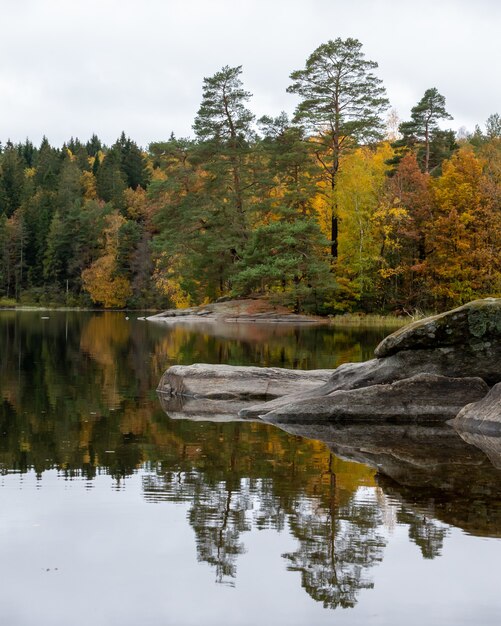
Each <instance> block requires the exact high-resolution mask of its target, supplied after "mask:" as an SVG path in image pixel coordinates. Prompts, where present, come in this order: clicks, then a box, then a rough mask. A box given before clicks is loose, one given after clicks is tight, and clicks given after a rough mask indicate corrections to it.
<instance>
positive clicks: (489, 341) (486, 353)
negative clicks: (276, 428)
mask: <svg viewBox="0 0 501 626" xmlns="http://www.w3.org/2000/svg"><path fill="white" fill-rule="evenodd" d="M376 356H377V358H375V359H372V360H370V361H366V362H365V363H346V364H344V365H341V366H340V367H338V368H337V369H336V370H332V371H329V370H314V371H311V372H309V371H298V370H285V369H280V368H257V367H232V366H228V365H202V364H199V365H193V366H174V367H171V368H170V369H169V370H167V372H166V373H165V374H164V376H163V377H162V380H161V382H160V385H159V389H158V390H159V391H160V392H164V393H165V392H166V393H168V394H170V395H181V396H191V397H195V398H205V399H207V400H210V399H212V400H217V401H220V400H232V399H238V400H245V401H251V402H248V403H247V404H246V406H244V407H243V408H241V410H240V413H239V415H240V417H259V416H262V415H267V414H270V413H272V414H274V415H278V414H280V415H286V414H289V415H292V414H294V411H295V410H296V409H295V408H294V407H296V406H297V405H298V404H299V405H301V406H303V405H307V404H310V405H312V406H313V404H314V403H316V404H314V405H315V406H316V410H320V409H321V407H327V405H329V404H330V403H331V404H332V403H333V399H332V398H333V396H334V393H335V392H338V391H346V392H347V391H350V390H356V389H362V388H369V387H372V386H374V385H391V384H392V383H396V382H397V381H402V380H405V379H412V377H414V376H416V375H419V374H434V375H436V376H445V377H448V378H472V377H473V378H481V379H482V380H484V381H485V382H486V383H487V384H488V385H494V384H496V383H498V382H500V381H501V299H494V298H487V299H485V300H476V301H474V302H470V303H469V304H467V305H464V306H462V307H459V308H457V309H454V310H453V311H448V312H447V313H443V314H441V315H436V316H433V317H430V318H427V319H424V320H420V321H419V322H415V323H413V324H410V325H409V326H407V327H405V328H403V329H401V330H399V331H397V332H395V333H393V334H392V335H390V336H389V337H387V338H386V339H385V340H383V341H382V342H381V343H380V345H379V346H378V348H377V349H376ZM413 385H414V383H411V385H410V386H408V387H407V389H409V390H410V389H411V388H413ZM405 389H406V387H405V386H402V387H400V386H397V387H395V388H392V389H391V390H389V391H388V392H383V393H389V394H391V393H393V392H394V391H398V392H399V394H400V396H401V392H403V390H405ZM484 389H485V388H484ZM379 391H380V390H379ZM377 393H378V392H367V395H366V394H361V395H360V396H358V397H359V398H363V397H367V398H371V397H372V395H371V394H377ZM465 393H468V390H465ZM484 393H487V391H486V390H485V391H484ZM447 394H448V395H449V396H450V395H451V394H455V395H456V398H455V399H454V398H452V397H449V398H447V399H446V398H444V399H443V403H444V411H443V412H442V414H441V415H442V416H446V415H449V417H453V415H451V414H449V413H448V412H449V411H450V410H452V409H450V408H447V406H449V407H453V406H456V407H457V409H458V411H459V410H460V409H461V408H462V406H464V404H465V403H468V402H472V401H473V400H476V399H479V397H477V396H475V397H473V396H472V397H471V398H467V399H466V402H465V401H464V400H465V394H464V393H462V391H461V385H456V386H455V387H454V389H453V388H452V387H451V388H450V390H449V391H448V392H447ZM400 396H399V397H400ZM350 397H351V396H350ZM480 397H481V396H480ZM252 400H254V401H255V403H254V402H252ZM430 401H431V400H430ZM301 403H303V404H301ZM461 403H462V404H461ZM411 404H412V403H411ZM359 409H360V410H359V412H358V415H361V408H360V407H359ZM322 411H324V413H325V414H327V409H325V410H324V409H322ZM335 411H337V409H335ZM416 411H417V409H416ZM425 413H426V412H425V411H424V409H423V414H422V415H423V419H428V418H426V417H425ZM309 415H312V412H311V411H310V412H309ZM318 415H320V413H318ZM417 415H418V413H416V414H409V419H413V420H414V419H418V418H417ZM381 416H382V419H386V418H384V416H383V413H381ZM309 419H310V418H309ZM311 419H312V418H311ZM433 419H435V418H433ZM440 419H442V418H440Z"/></svg>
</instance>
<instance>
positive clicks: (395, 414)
mask: <svg viewBox="0 0 501 626" xmlns="http://www.w3.org/2000/svg"><path fill="white" fill-rule="evenodd" d="M488 391H489V387H488V386H487V384H486V383H485V382H484V381H483V380H482V379H480V378H447V377H445V376H437V375H434V374H418V375H416V376H413V377H411V378H407V379H404V380H401V381H397V382H395V383H392V384H389V385H372V386H370V387H363V388H360V389H351V390H348V391H344V390H340V391H335V392H333V393H332V394H330V395H328V396H324V397H321V398H317V399H308V400H298V401H297V402H292V403H290V404H287V405H286V406H283V407H281V408H279V409H276V410H275V411H271V412H269V413H266V414H265V415H262V416H261V417H262V419H263V420H264V421H266V422H271V423H279V424H280V423H294V422H300V423H305V422H316V423H319V422H323V421H326V422H353V423H354V422H359V423H363V422H382V421H388V422H391V423H395V424H404V423H413V422H419V423H437V422H445V421H447V420H449V419H451V418H452V417H454V416H455V415H457V413H458V411H460V410H461V409H462V408H463V407H464V406H465V405H466V404H468V403H470V402H476V401H478V400H480V399H481V398H483V397H484V396H485V395H486V394H487V393H488Z"/></svg>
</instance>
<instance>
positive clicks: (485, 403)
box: [452, 383, 501, 435]
mask: <svg viewBox="0 0 501 626" xmlns="http://www.w3.org/2000/svg"><path fill="white" fill-rule="evenodd" d="M452 425H453V426H454V428H456V429H457V430H458V431H461V430H466V431H469V432H476V433H481V434H484V435H501V383H498V384H497V385H494V387H493V388H492V389H491V390H490V392H489V393H488V394H487V395H486V396H485V397H484V398H483V399H481V400H480V401H479V402H475V403H473V404H468V405H467V406H465V407H464V408H463V409H462V410H461V411H460V412H459V413H458V414H457V416H456V418H455V419H454V420H453V421H452Z"/></svg>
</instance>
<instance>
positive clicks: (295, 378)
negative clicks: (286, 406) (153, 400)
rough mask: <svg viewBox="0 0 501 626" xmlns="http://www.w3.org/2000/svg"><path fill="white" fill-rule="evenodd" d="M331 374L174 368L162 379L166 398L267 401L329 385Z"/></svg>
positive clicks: (276, 369) (229, 367) (202, 366)
mask: <svg viewBox="0 0 501 626" xmlns="http://www.w3.org/2000/svg"><path fill="white" fill-rule="evenodd" d="M331 374H332V371H331V370H288V369H284V368H279V367H240V366H233V365H210V364H200V363H196V364H194V365H174V366H172V367H170V368H169V369H168V370H167V371H166V372H165V373H164V375H163V376H162V378H161V380H160V383H159V385H158V389H157V391H158V392H160V393H163V394H169V395H179V396H188V397H193V398H206V399H212V400H231V399H240V400H250V399H253V400H264V399H271V398H277V397H279V396H284V395H288V394H292V393H293V392H295V391H298V389H301V390H303V391H307V390H309V389H312V388H313V387H318V386H319V385H322V384H323V383H325V382H326V381H327V380H328V379H329V377H330V376H331Z"/></svg>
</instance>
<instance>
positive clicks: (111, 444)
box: [0, 313, 501, 608]
mask: <svg viewBox="0 0 501 626" xmlns="http://www.w3.org/2000/svg"><path fill="white" fill-rule="evenodd" d="M384 334H385V331H384V330H376V331H360V330H358V329H346V330H339V329H334V328H322V329H320V328H304V329H292V328H286V327H277V326H273V327H271V328H268V329H266V328H264V327H263V326H259V327H258V328H256V327H249V328H246V327H244V326H238V327H237V326H236V325H234V326H231V327H230V328H219V329H216V328H214V327H211V328H207V329H203V332H200V331H197V332H195V331H193V330H192V329H189V328H186V327H181V328H165V327H157V326H154V325H150V324H147V323H145V322H140V321H137V320H126V319H125V318H124V316H123V315H120V314H74V313H64V314H56V313H51V314H50V319H49V320H42V319H41V315H40V314H39V313H30V314H25V313H23V314H15V313H2V314H1V315H0V337H1V353H2V361H1V365H0V368H1V369H0V371H1V378H0V391H1V398H2V400H1V407H0V471H1V473H2V474H3V475H7V474H10V473H12V472H19V473H21V474H23V473H26V472H29V471H33V470H34V471H35V472H36V474H37V475H38V476H39V477H42V479H41V480H40V481H39V487H41V492H43V485H44V481H43V476H44V473H46V472H47V470H57V472H58V476H59V477H60V479H73V478H76V477H79V478H84V479H85V480H86V481H88V482H87V483H86V484H87V487H88V488H92V485H93V481H94V480H95V478H96V476H97V475H98V474H102V473H104V474H107V475H110V476H112V477H113V478H114V479H115V485H116V486H118V487H122V486H123V485H127V480H128V479H129V477H131V476H133V475H138V477H139V478H140V480H141V485H142V494H143V503H144V504H145V506H146V507H151V506H152V505H153V504H154V503H155V504H157V505H160V506H165V507H167V506H168V505H169V503H183V504H184V505H186V506H187V523H188V524H189V527H190V528H191V529H192V531H193V534H194V538H195V544H196V554H197V558H198V560H199V561H201V562H204V563H207V564H208V565H209V566H210V568H211V570H212V572H213V575H214V579H215V580H216V582H218V583H220V584H223V585H228V586H235V585H237V582H238V570H239V563H240V562H241V559H242V558H243V555H244V554H245V553H246V551H247V550H248V544H249V541H248V539H249V537H250V534H251V533H254V532H258V531H260V530H267V529H268V530H269V529H273V530H274V531H276V532H284V533H288V534H289V535H290V537H291V538H292V540H293V541H294V547H291V549H288V550H287V552H284V553H283V554H282V557H281V558H282V562H283V568H284V570H285V569H287V570H289V571H290V572H295V575H296V576H298V581H300V584H301V586H302V587H303V588H304V590H305V591H306V592H307V594H308V595H309V596H310V597H311V598H313V599H314V600H315V601H317V602H318V603H320V604H321V605H323V606H324V607H329V608H336V607H345V608H346V607H354V606H355V605H356V603H357V601H358V599H359V598H360V595H361V593H362V592H363V591H364V590H367V589H371V588H372V587H373V586H374V580H375V577H374V572H375V571H376V570H377V568H376V567H375V566H377V565H378V564H380V563H381V561H382V560H383V558H384V556H385V550H386V546H387V544H388V541H389V538H390V537H391V534H392V532H393V530H394V529H395V527H397V526H398V527H400V528H401V527H405V528H406V529H407V532H408V537H409V540H410V541H411V542H412V543H413V544H415V545H416V546H417V548H418V549H419V551H420V554H421V555H422V557H423V558H425V559H433V558H435V557H438V556H440V555H441V554H443V552H444V545H445V544H446V543H447V537H448V533H449V532H450V528H451V527H452V526H455V527H458V528H461V529H463V530H464V531H466V532H468V533H470V534H472V535H481V536H489V537H499V536H501V469H497V468H496V467H495V466H494V465H493V463H492V462H491V460H494V461H495V460H496V459H497V458H499V457H496V452H495V451H496V443H497V442H492V441H489V442H487V443H486V442H485V441H484V449H485V450H486V452H488V454H489V455H490V458H491V460H489V457H488V456H487V455H486V454H485V452H483V451H482V450H481V447H482V445H481V442H480V443H479V441H473V440H468V438H467V437H465V439H462V438H460V437H459V436H458V435H456V434H455V433H454V431H453V430H452V429H450V428H440V429H426V428H425V429H419V428H416V427H405V428H402V429H397V428H395V427H391V428H388V427H382V428H377V427H371V429H370V431H367V429H366V428H355V427H352V428H350V427H345V428H341V427H334V426H332V427H320V426H318V427H316V426H312V425H308V426H301V425H294V426H293V427H292V426H291V427H288V432H285V431H284V430H279V429H277V428H275V427H272V426H269V425H266V424H263V423H258V422H227V423H220V422H217V421H216V422H200V421H195V420H186V419H181V420H171V419H169V418H168V417H166V415H165V413H164V412H163V410H162V408H161V407H160V405H159V403H158V401H157V398H156V394H155V391H154V390H155V388H156V385H157V382H158V380H159V378H160V376H161V374H162V372H163V371H164V369H165V368H166V367H167V366H168V365H169V364H171V363H192V362H197V361H200V362H229V363H238V364H260V365H274V366H286V367H300V368H304V369H307V368H326V367H334V366H335V365H337V364H339V363H340V362H342V361H346V360H360V359H364V358H368V357H369V356H370V354H371V352H372V349H373V347H374V346H375V345H376V343H377V342H378V341H379V340H380V338H381V336H382V335H384ZM193 417H196V415H194V416H193ZM472 444H475V445H472ZM497 467H498V468H499V467H501V464H498V465H497ZM144 514H145V515H147V513H146V512H145V513H144ZM131 541H133V539H131Z"/></svg>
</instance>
